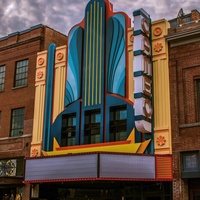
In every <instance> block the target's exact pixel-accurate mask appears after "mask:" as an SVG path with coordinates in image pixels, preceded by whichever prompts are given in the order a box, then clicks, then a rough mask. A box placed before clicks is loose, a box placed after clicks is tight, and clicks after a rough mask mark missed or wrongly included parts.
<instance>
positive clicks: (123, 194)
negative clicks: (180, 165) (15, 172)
mask: <svg viewBox="0 0 200 200" xmlns="http://www.w3.org/2000/svg"><path fill="white" fill-rule="evenodd" d="M171 182H172V158H171V156H167V155H166V156H161V155H138V154H122V153H106V152H104V153H100V152H99V153H97V152H96V153H95V152H94V153H84V154H76V155H63V156H47V157H41V158H28V159H26V169H25V181H24V183H25V184H31V186H32V187H31V190H32V191H31V198H33V199H34V198H37V199H48V200H50V199H54V200H55V199H59V200H61V199H66V198H67V199H152V198H154V199H172V197H171V185H172V184H171Z"/></svg>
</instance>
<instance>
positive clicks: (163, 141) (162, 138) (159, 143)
mask: <svg viewBox="0 0 200 200" xmlns="http://www.w3.org/2000/svg"><path fill="white" fill-rule="evenodd" d="M156 143H157V144H158V145H159V146H163V145H164V144H165V143H166V139H165V137H164V136H162V135H160V136H159V137H157V139H156Z"/></svg>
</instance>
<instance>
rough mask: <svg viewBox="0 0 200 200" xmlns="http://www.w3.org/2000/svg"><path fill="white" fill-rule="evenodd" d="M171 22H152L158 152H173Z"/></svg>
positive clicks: (155, 122) (155, 135)
mask: <svg viewBox="0 0 200 200" xmlns="http://www.w3.org/2000/svg"><path fill="white" fill-rule="evenodd" d="M169 26H170V25H169V22H167V21H166V20H159V21H155V22H153V23H152V56H153V83H154V138H155V141H154V146H155V153H156V154H171V153H172V144H171V117H170V92H169V66H168V43H167V41H166V39H165V37H164V36H165V35H167V30H168V28H169Z"/></svg>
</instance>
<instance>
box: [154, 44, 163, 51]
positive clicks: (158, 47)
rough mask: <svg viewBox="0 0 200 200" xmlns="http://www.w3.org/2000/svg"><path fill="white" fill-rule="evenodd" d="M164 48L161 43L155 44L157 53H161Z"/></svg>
mask: <svg viewBox="0 0 200 200" xmlns="http://www.w3.org/2000/svg"><path fill="white" fill-rule="evenodd" d="M162 48H163V45H162V44H161V43H157V44H155V46H154V50H155V51H156V52H159V51H161V50H162Z"/></svg>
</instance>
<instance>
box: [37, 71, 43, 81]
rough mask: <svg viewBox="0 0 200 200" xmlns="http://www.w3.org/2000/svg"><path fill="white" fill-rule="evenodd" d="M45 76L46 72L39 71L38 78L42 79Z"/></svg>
mask: <svg viewBox="0 0 200 200" xmlns="http://www.w3.org/2000/svg"><path fill="white" fill-rule="evenodd" d="M43 76H44V72H43V71H39V72H37V78H38V79H41V78H42V77H43Z"/></svg>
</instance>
